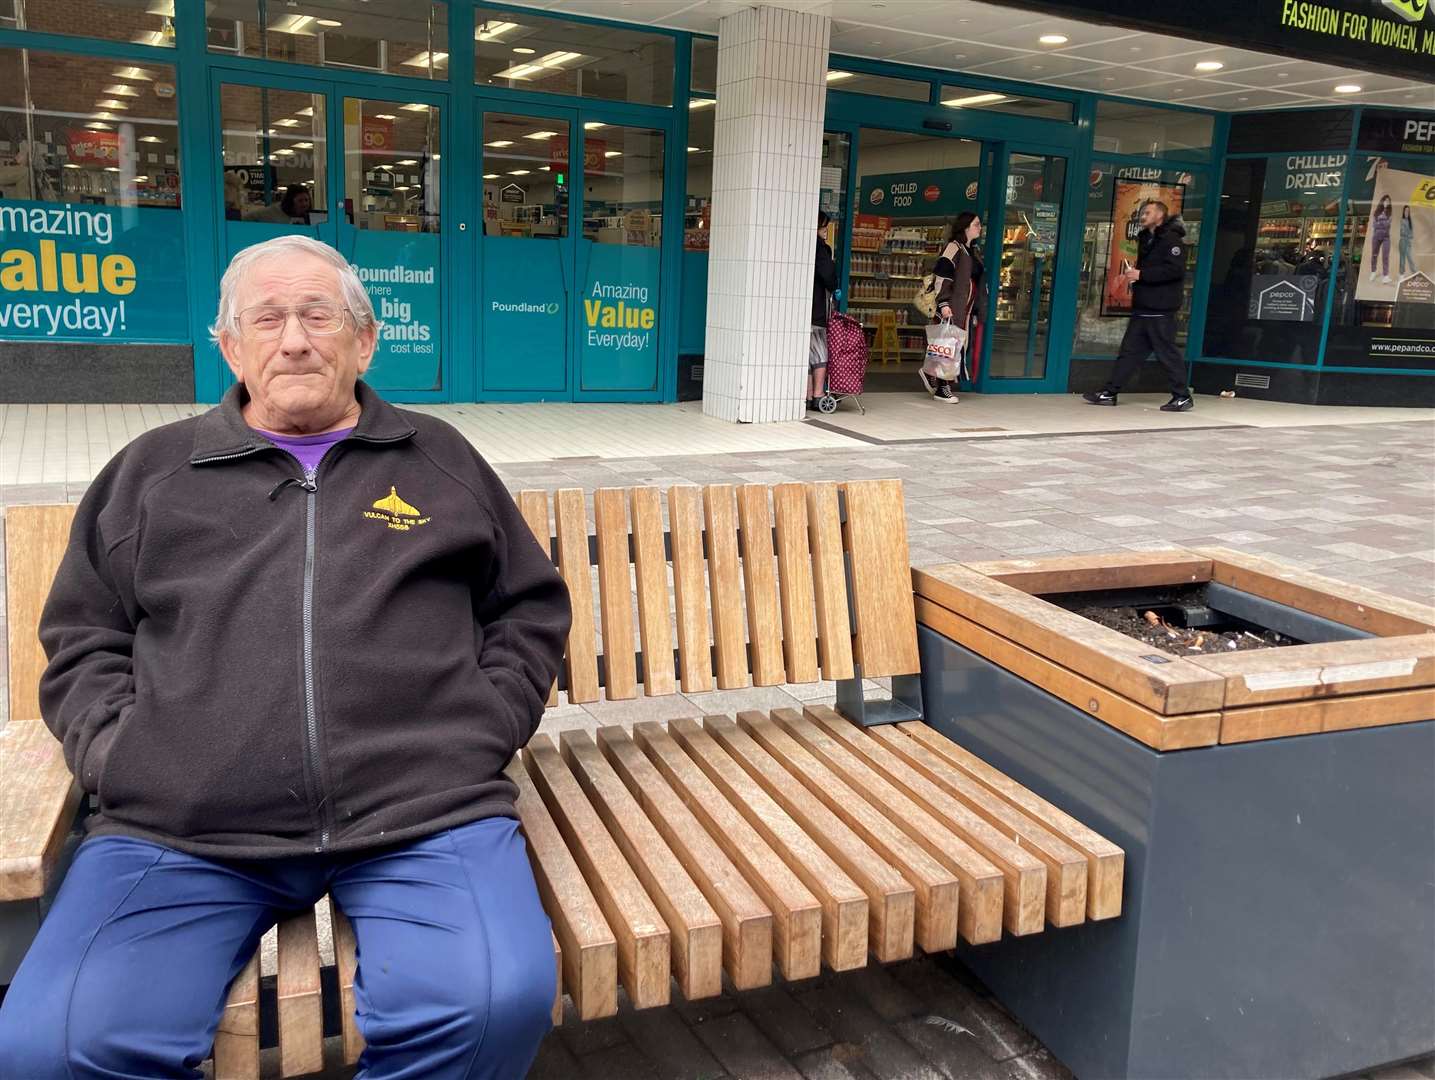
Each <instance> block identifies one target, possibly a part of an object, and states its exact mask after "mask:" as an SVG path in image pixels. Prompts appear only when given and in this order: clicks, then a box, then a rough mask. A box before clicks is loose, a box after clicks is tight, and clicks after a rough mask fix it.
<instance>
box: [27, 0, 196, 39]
mask: <svg viewBox="0 0 1435 1080" xmlns="http://www.w3.org/2000/svg"><path fill="white" fill-rule="evenodd" d="M0 30H33V31H37V32H39V33H43V34H79V35H83V36H85V37H91V38H102V39H104V40H106V41H126V42H129V43H131V44H134V45H156V46H160V47H170V48H172V47H173V46H174V0H155V2H154V3H143V4H137V3H128V4H127V3H123V2H121V3H101V2H99V0H0Z"/></svg>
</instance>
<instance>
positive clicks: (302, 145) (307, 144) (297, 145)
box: [294, 142, 314, 150]
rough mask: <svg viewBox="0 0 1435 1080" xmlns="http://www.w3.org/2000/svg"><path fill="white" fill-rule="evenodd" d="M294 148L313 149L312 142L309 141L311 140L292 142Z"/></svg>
mask: <svg viewBox="0 0 1435 1080" xmlns="http://www.w3.org/2000/svg"><path fill="white" fill-rule="evenodd" d="M294 149H295V150H312V149H314V144H313V143H311V142H296V143H295V144H294Z"/></svg>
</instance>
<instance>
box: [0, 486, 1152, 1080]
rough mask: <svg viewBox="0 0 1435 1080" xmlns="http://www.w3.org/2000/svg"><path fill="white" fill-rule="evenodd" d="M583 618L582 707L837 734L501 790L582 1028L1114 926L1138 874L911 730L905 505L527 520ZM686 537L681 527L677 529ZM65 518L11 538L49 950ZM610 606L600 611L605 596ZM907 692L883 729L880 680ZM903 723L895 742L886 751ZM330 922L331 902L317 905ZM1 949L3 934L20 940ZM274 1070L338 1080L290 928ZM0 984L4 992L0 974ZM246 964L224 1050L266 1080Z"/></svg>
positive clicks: (605, 758) (566, 739)
mask: <svg viewBox="0 0 1435 1080" xmlns="http://www.w3.org/2000/svg"><path fill="white" fill-rule="evenodd" d="M518 503H519V506H520V508H521V510H522V513H523V515H524V517H525V519H526V520H527V522H528V523H529V525H530V527H531V528H532V529H533V531H534V534H535V535H536V536H537V537H538V538H539V539H540V541H541V542H542V543H543V544H544V545H545V546H547V547H549V549H550V550H551V552H552V554H553V559H554V562H555V564H556V565H557V566H558V568H559V570H560V572H561V573H562V575H563V577H564V579H565V581H566V582H567V584H568V588H569V592H570V595H571V597H572V602H573V614H574V618H573V629H572V632H571V634H570V636H569V641H568V647H567V650H566V654H565V657H564V667H563V672H562V674H561V675H560V677H559V680H558V685H556V686H555V687H554V691H553V693H552V694H551V695H550V697H549V704H550V705H553V704H556V703H557V702H558V690H559V689H562V690H563V691H564V692H565V693H566V696H567V699H568V701H569V702H570V703H575V704H581V703H590V702H597V701H599V700H600V699H602V698H606V699H607V700H608V701H621V700H625V699H633V698H636V697H638V696H639V695H640V694H642V695H646V696H657V695H665V694H673V693H676V692H678V691H679V690H681V691H682V692H683V693H690V694H700V693H704V692H707V691H711V690H736V689H740V688H746V687H763V686H778V685H781V684H785V683H814V682H817V681H819V680H822V679H826V680H829V681H832V682H834V683H835V684H836V685H837V695H836V696H837V699H838V703H839V706H840V707H841V708H842V709H843V710H844V711H845V712H847V713H848V714H849V716H856V717H859V718H862V719H865V720H866V721H867V722H868V723H874V722H882V726H868V727H864V726H860V725H859V724H858V723H855V722H854V720H853V719H850V718H849V716H844V715H842V713H840V712H839V711H838V710H836V709H833V708H830V707H811V708H805V709H802V710H797V709H778V710H774V711H772V712H771V713H770V714H769V713H762V712H739V713H738V714H737V715H736V716H735V717H726V716H708V717H706V718H704V719H702V720H697V719H689V720H674V721H672V722H670V723H668V724H658V723H639V724H636V725H634V726H633V727H632V728H631V729H629V728H625V727H622V726H603V727H599V728H598V729H597V730H596V731H591V732H590V731H585V730H572V731H565V732H563V733H562V734H561V736H560V737H558V738H557V739H554V738H552V737H550V736H549V735H547V734H539V735H537V736H536V737H535V738H534V739H533V740H532V742H530V744H529V745H528V746H527V747H526V748H525V749H524V750H523V751H522V752H521V753H520V754H518V755H517V756H516V757H515V758H514V759H513V761H512V763H511V764H510V765H509V766H508V770H507V772H508V775H509V777H510V778H511V779H512V780H513V781H514V783H515V784H516V785H517V786H518V790H519V798H518V811H519V815H520V818H521V821H522V826H523V830H524V833H525V835H526V838H527V841H528V846H529V852H530V856H531V859H532V863H533V870H534V876H535V878H536V880H537V883H538V888H539V891H540V894H541V896H542V899H543V903H544V906H545V908H546V910H547V912H548V914H549V916H550V918H551V920H552V923H553V931H554V962H555V964H556V965H557V968H558V971H559V975H560V979H559V983H560V987H559V1000H555V1002H554V1016H555V1021H556V1020H557V1019H559V1018H560V1017H561V1014H562V1001H561V998H562V996H563V995H564V994H567V996H568V997H569V998H570V999H571V1001H572V1004H573V1008H574V1009H575V1011H576V1013H577V1015H578V1016H580V1017H582V1018H584V1019H590V1018H595V1017H602V1016H609V1015H612V1014H613V1013H614V1012H615V1011H616V1010H617V1006H618V988H619V987H620V986H621V987H622V988H623V990H624V991H625V992H626V994H627V996H628V998H629V1000H630V1001H631V1002H632V1003H633V1005H634V1006H636V1007H637V1008H648V1007H653V1006H659V1005H663V1004H666V1003H667V1002H668V1001H669V999H670V994H671V987H672V986H673V985H674V983H676V985H677V989H678V992H679V993H680V994H681V995H682V996H683V997H684V998H687V999H699V998H703V997H708V996H712V995H715V994H718V993H719V992H721V990H722V987H723V981H724V977H726V979H727V980H728V981H729V982H730V983H731V985H732V986H733V987H734V988H736V989H738V990H745V989H750V988H753V987H759V986H763V985H766V984H768V983H769V982H770V981H771V980H772V978H773V974H774V967H775V968H776V972H777V973H778V975H779V976H780V977H782V978H784V979H789V980H794V979H804V978H809V977H812V976H815V975H816V974H818V972H819V970H820V969H821V968H822V967H824V966H826V967H828V968H830V969H833V970H845V969H850V968H857V967H861V966H862V965H864V964H866V963H867V962H868V961H869V958H870V959H872V960H875V961H877V962H879V963H885V962H890V961H895V960H900V959H902V958H904V957H908V956H911V955H912V954H913V952H914V951H915V950H917V949H920V950H922V951H925V952H937V951H941V950H946V949H951V948H953V947H954V946H955V945H956V943H957V941H958V939H959V938H960V939H961V940H962V941H965V942H967V943H970V944H973V945H977V944H981V943H985V942H993V941H996V940H997V939H999V938H1000V937H1001V936H1002V934H1003V932H1005V933H1006V934H1009V935H1028V934H1035V933H1038V932H1040V931H1042V930H1043V929H1044V928H1045V927H1046V926H1048V925H1050V926H1054V927H1067V926H1074V925H1076V924H1079V923H1082V922H1084V921H1086V920H1088V919H1109V918H1112V917H1113V916H1116V915H1118V914H1119V913H1120V911H1121V903H1122V883H1123V882H1122V879H1123V868H1124V855H1123V853H1122V851H1121V850H1120V849H1119V848H1117V847H1116V846H1115V845H1113V844H1111V843H1110V842H1108V841H1107V840H1105V839H1103V838H1102V837H1100V836H1098V835H1096V834H1095V833H1094V832H1092V831H1091V830H1089V829H1087V828H1086V827H1085V826H1083V825H1082V824H1081V823H1080V822H1078V821H1076V820H1075V819H1073V818H1072V817H1070V816H1068V815H1067V814H1066V813H1064V812H1062V810H1060V809H1058V808H1057V807H1056V806H1054V805H1052V804H1051V803H1049V802H1047V801H1045V800H1043V799H1041V798H1039V797H1037V796H1036V795H1034V794H1033V793H1032V792H1030V791H1028V790H1026V789H1025V788H1023V787H1021V786H1020V785H1018V784H1016V783H1014V782H1013V781H1012V780H1010V779H1009V778H1007V777H1006V776H1004V775H1002V774H1001V773H999V772H998V771H996V770H995V769H993V768H991V767H990V766H989V765H987V764H985V763H984V762H983V761H981V760H980V759H978V758H976V757H974V756H973V755H971V754H969V753H967V752H966V751H964V750H963V749H962V748H961V747H959V746H957V745H956V744H955V743H952V742H949V741H948V740H947V739H945V738H943V737H942V736H940V735H938V734H937V733H936V732H935V731H933V730H932V729H930V728H928V727H926V726H925V725H924V724H922V723H921V722H920V715H921V714H920V709H921V695H920V691H919V688H918V687H917V678H916V677H917V675H918V647H917V628H916V617H915V612H914V600H913V593H912V584H911V573H910V570H909V567H908V562H907V539H906V519H905V513H904V510H903V501H902V490H901V486H900V484H899V483H897V482H895V481H861V482H849V483H846V484H831V483H819V484H811V485H807V484H780V485H777V486H775V487H771V488H769V487H767V486H764V485H757V484H753V485H744V486H740V487H737V488H734V487H732V486H729V485H716V486H712V487H707V488H698V487H693V486H677V487H673V488H671V489H669V490H668V491H667V492H666V495H665V496H664V494H663V493H660V492H659V491H658V490H656V489H653V488H633V489H631V490H619V489H601V490H598V491H596V492H595V493H594V494H593V498H592V505H591V520H592V522H593V528H592V532H591V533H590V527H589V521H590V512H589V508H588V506H587V505H586V504H585V498H584V494H583V492H582V491H579V490H576V489H569V490H561V491H558V492H557V493H556V494H555V495H554V496H553V497H552V499H551V501H550V498H549V496H548V495H547V494H546V493H544V492H538V491H525V492H522V493H521V494H520V495H519V497H518ZM665 510H666V514H665V513H664V511H665ZM71 515H72V508H70V507H63V506H37V507H11V508H10V509H9V510H8V512H7V516H6V522H5V532H6V562H7V585H8V605H9V606H8V610H9V630H10V635H9V637H10V710H11V712H10V715H11V717H12V718H13V719H12V720H11V721H10V724H9V726H8V727H7V728H6V729H4V731H3V733H0V775H3V776H4V777H5V785H4V787H3V788H0V900H5V901H9V902H10V903H9V904H6V905H0V909H3V908H9V909H11V910H12V911H13V910H15V909H17V908H18V909H20V910H21V911H22V912H23V913H24V914H25V917H26V918H29V919H30V921H31V922H33V923H34V924H36V925H38V919H39V915H40V909H41V907H42V906H43V904H42V900H41V898H42V897H43V896H44V895H45V893H46V891H47V889H49V888H51V887H52V886H53V884H54V882H55V879H56V877H57V874H58V872H59V869H60V864H61V853H62V850H63V849H64V847H65V843H66V840H67V837H68V836H69V834H70V832H71V823H72V819H73V816H74V813H75V809H76V807H77V805H78V803H79V796H78V793H77V791H76V789H75V786H74V784H73V782H72V780H71V777H70V775H69V773H68V771H67V769H66V767H65V765H64V762H63V760H62V758H61V755H60V750H59V746H58V744H57V743H56V742H55V741H54V739H53V738H52V737H51V736H50V734H49V732H48V730H47V729H46V728H45V727H44V726H43V724H42V723H41V722H40V721H39V720H37V719H33V718H34V717H37V716H38V704H37V698H36V692H37V691H36V688H37V685H38V680H39V677H40V674H41V672H42V671H43V668H44V664H45V658H44V655H43V653H42V651H41V649H40V647H39V644H38V641H37V640H36V635H35V627H36V625H37V622H38V619H39V614H40V610H41V607H42V605H43V602H44V597H45V595H46V593H47V591H48V588H49V583H50V581H51V580H52V578H53V575H54V572H55V568H56V566H57V565H58V561H59V558H60V555H61V553H62V550H63V547H64V544H65V541H66V537H67V535H68V530H69V523H70V520H71ZM595 583H596V589H595V587H594V586H595ZM879 678H880V679H891V680H892V684H893V694H892V697H891V699H884V700H881V701H868V700H867V698H866V695H864V694H863V693H862V686H863V680H864V679H879ZM894 721H895V723H894ZM324 903H325V904H328V903H329V901H328V900H327V899H326V900H325V901H324ZM330 915H331V919H332V922H333V939H334V946H335V959H336V965H335V966H336V969H337V971H336V974H337V985H338V990H339V995H340V1002H339V1009H338V1011H339V1013H340V1015H341V1017H342V1035H343V1050H344V1057H345V1059H346V1060H347V1061H348V1062H351V1063H352V1062H354V1061H356V1060H357V1058H358V1055H359V1053H360V1051H361V1049H362V1040H361V1038H360V1035H359V1033H358V1031H357V1028H356V1025H355V1021H354V1000H353V982H354V974H355V959H354V937H353V930H352V928H351V927H350V926H349V924H348V923H347V921H346V920H345V919H344V917H343V914H342V912H339V911H338V910H336V909H333V908H332V906H331V907H330ZM0 925H3V924H0ZM277 956H278V968H277V972H275V973H274V974H275V980H274V993H275V995H276V997H277V1015H278V1046H279V1057H280V1069H281V1071H282V1073H283V1075H285V1076H293V1075H300V1074H303V1073H307V1072H311V1071H315V1070H317V1069H319V1068H320V1067H321V1066H322V1065H323V1035H324V993H323V988H322V984H321V966H320V949H319V944H318V935H317V921H316V918H315V914H314V912H312V911H305V912H302V913H300V914H298V915H295V916H293V917H290V918H287V919H285V920H284V921H283V922H282V923H281V924H280V925H279V928H278V949H277ZM0 977H5V978H8V975H7V974H5V973H4V972H3V971H0ZM261 988H262V992H263V993H265V994H267V993H268V992H269V991H268V983H267V980H265V981H264V982H263V983H261V978H260V969H259V959H258V957H257V956H256V957H255V958H254V959H253V960H251V961H250V963H249V964H248V966H247V967H246V968H245V969H244V971H243V972H242V973H241V974H240V975H239V977H238V978H237V979H236V980H235V982H234V984H233V986H232V987H231V990H230V994H229V1000H228V1004H227V1006H226V1008H225V1011H224V1015H223V1018H222V1020H221V1023H220V1027H219V1033H218V1035H217V1037H216V1040H215V1047H214V1062H215V1073H216V1076H220V1077H257V1076H258V1075H259V1050H260V1037H259V1014H260V997H261Z"/></svg>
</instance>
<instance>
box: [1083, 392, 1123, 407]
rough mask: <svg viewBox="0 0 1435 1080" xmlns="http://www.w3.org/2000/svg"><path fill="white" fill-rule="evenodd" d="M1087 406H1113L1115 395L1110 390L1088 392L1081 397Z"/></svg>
mask: <svg viewBox="0 0 1435 1080" xmlns="http://www.w3.org/2000/svg"><path fill="white" fill-rule="evenodd" d="M1081 398H1082V400H1083V401H1085V402H1086V403H1087V404H1088V405H1115V404H1116V395H1115V394H1113V393H1112V392H1111V391H1110V390H1088V391H1087V392H1086V393H1084V394H1082V395H1081Z"/></svg>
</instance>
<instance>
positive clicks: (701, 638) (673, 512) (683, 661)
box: [668, 484, 713, 694]
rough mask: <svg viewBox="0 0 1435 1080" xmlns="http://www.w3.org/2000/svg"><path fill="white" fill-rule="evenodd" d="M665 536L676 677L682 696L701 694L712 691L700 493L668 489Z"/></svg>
mask: <svg viewBox="0 0 1435 1080" xmlns="http://www.w3.org/2000/svg"><path fill="white" fill-rule="evenodd" d="M668 532H669V533H670V534H671V536H672V545H673V602H674V603H675V604H676V606H677V622H678V654H679V674H680V675H681V681H682V687H683V693H685V694H701V693H705V692H706V691H708V690H711V689H712V688H713V667H712V664H713V660H712V638H711V637H710V636H709V634H710V630H709V626H708V587H707V578H706V574H705V573H704V568H703V518H702V491H701V489H699V488H697V487H694V486H692V485H691V484H677V485H674V486H673V487H671V488H669V489H668Z"/></svg>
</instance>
